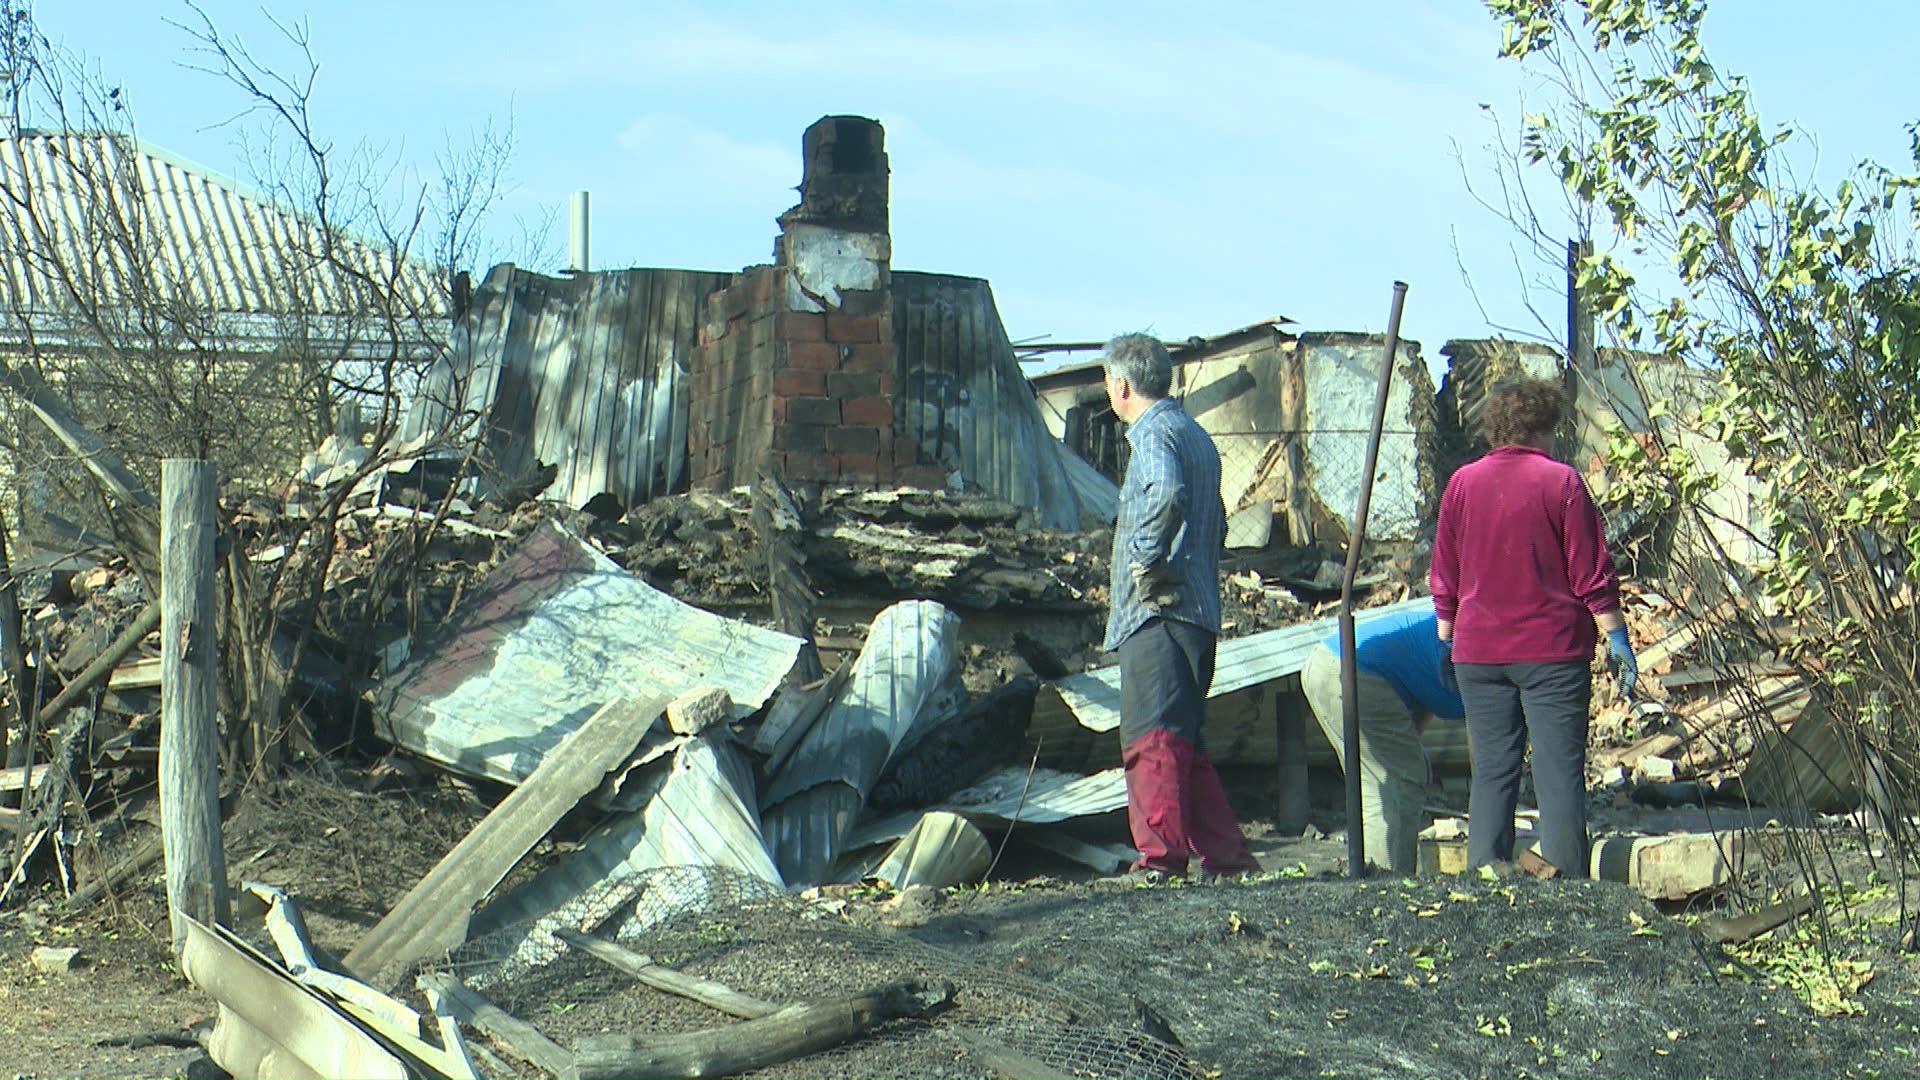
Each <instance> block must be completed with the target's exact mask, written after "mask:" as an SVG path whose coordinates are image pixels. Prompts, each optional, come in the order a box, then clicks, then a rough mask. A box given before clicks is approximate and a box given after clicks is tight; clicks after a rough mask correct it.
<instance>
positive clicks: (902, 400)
mask: <svg viewBox="0 0 1920 1080" xmlns="http://www.w3.org/2000/svg"><path fill="white" fill-rule="evenodd" d="M893 302H894V315H893V319H894V345H895V360H894V370H895V377H894V385H895V386H896V388H897V394H896V398H897V400H896V407H895V410H894V412H895V420H896V422H897V423H899V424H900V425H901V427H902V431H901V436H902V437H904V438H910V439H913V440H914V441H915V442H916V444H917V445H918V446H919V447H920V450H921V453H922V454H923V455H924V456H925V457H927V458H929V459H932V460H934V461H936V462H938V463H939V464H941V465H942V466H944V467H945V468H947V469H949V470H956V471H958V472H959V473H960V474H961V475H962V476H963V477H965V478H966V480H967V482H968V483H970V484H972V485H974V486H976V487H978V488H979V489H980V490H982V491H984V492H986V493H987V494H989V495H992V496H994V497H995V498H998V499H1001V500H1003V501H1005V502H1009V503H1012V504H1013V505H1015V506H1027V507H1032V508H1033V509H1034V510H1035V511H1036V512H1037V516H1038V517H1039V518H1040V520H1041V521H1042V522H1043V523H1044V524H1047V525H1050V526H1054V527H1056V528H1067V529H1077V528H1081V527H1082V526H1083V525H1084V524H1086V523H1087V521H1089V520H1093V521H1105V520H1110V519H1111V518H1112V517H1113V514H1114V510H1115V508H1116V506H1117V504H1118V498H1119V491H1118V489H1117V488H1113V487H1112V485H1110V484H1107V485H1105V486H1104V487H1103V486H1102V484H1103V483H1104V481H1100V480H1096V479H1094V478H1091V477H1089V476H1088V475H1086V473H1085V472H1084V471H1075V470H1073V469H1072V468H1071V467H1070V466H1069V465H1067V464H1066V460H1065V459H1066V458H1067V457H1068V456H1069V455H1070V451H1068V450H1067V449H1066V447H1065V446H1064V445H1063V444H1062V443H1061V442H1060V441H1059V440H1058V439H1055V438H1054V437H1053V436H1052V434H1051V433H1049V432H1048V430H1047V427H1046V423H1045V421H1044V420H1043V418H1042V417H1041V415H1040V405H1039V403H1038V401H1036V400H1035V398H1034V395H1033V388H1032V387H1031V386H1030V385H1028V383H1027V380H1026V377H1025V376H1024V375H1023V374H1022V373H1021V371H1020V366H1019V362H1018V360H1017V359H1016V358H1015V357H1014V353H1013V344H1012V342H1010V341H1009V340H1008V339H1007V333H1006V329H1005V327H1004V326H1002V325H1001V322H1000V314H999V311H998V309H997V308H996V307H995V306H994V303H993V289H992V287H991V286H990V285H988V283H987V282H986V281H984V280H982V279H980V278H970V277H957V276H953V275H946V274H922V273H913V272H908V271H895V272H894V274H893Z"/></svg>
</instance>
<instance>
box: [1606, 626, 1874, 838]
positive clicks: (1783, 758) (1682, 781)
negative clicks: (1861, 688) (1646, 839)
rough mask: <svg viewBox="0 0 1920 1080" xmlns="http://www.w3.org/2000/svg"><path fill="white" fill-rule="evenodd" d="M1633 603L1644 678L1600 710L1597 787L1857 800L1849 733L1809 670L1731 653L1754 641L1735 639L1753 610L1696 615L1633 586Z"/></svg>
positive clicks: (1799, 802) (1735, 801) (1840, 808)
mask: <svg viewBox="0 0 1920 1080" xmlns="http://www.w3.org/2000/svg"><path fill="white" fill-rule="evenodd" d="M1626 599H1627V604H1626V611H1627V616H1628V620H1629V623H1630V625H1631V628H1632V632H1633V636H1634V637H1635V639H1636V640H1637V641H1639V642H1642V644H1641V645H1640V646H1639V659H1640V665H1641V668H1640V670H1641V679H1640V681H1639V684H1638V685H1637V686H1636V687H1635V689H1634V693H1633V694H1632V695H1625V694H1620V693H1617V692H1614V693H1610V694H1608V696H1607V697H1606V699H1604V703H1603V704H1601V706H1600V707H1599V708H1598V709H1597V710H1596V712H1595V715H1594V721H1593V727H1592V735H1591V740H1590V744H1591V749H1590V751H1589V754H1588V763H1589V766H1590V768H1591V770H1592V777H1591V779H1592V780H1593V781H1594V782H1595V783H1596V784H1598V785H1600V786H1603V787H1606V788H1609V789H1612V790H1615V791H1617V792H1619V793H1620V795H1621V797H1622V798H1624V799H1629V800H1631V801H1633V802H1636V803H1639V804H1641V805H1646V806H1655V807H1677V806H1686V805H1693V806H1701V807H1705V806H1709V805H1720V806H1725V807H1734V806H1738V807H1742V808H1746V807H1764V808H1767V812H1768V813H1770V814H1775V813H1786V812H1793V813H1803V812H1804V811H1806V810H1812V811H1824V812H1829V813H1838V812H1845V811H1849V810H1852V809H1853V808H1854V807H1855V806H1856V805H1857V804H1858V803H1859V801H1860V795H1861V787H1860V783H1859V778H1858V776H1857V773H1856V770H1855V768H1854V765H1853V762H1852V756H1851V755H1850V754H1849V752H1848V749H1847V746H1846V744H1845V742H1844V741H1843V739H1842V732H1841V731H1840V730H1839V729H1838V728H1836V727H1835V726H1834V725H1833V724H1832V723H1831V717H1830V716H1829V715H1828V713H1827V711H1826V709H1825V707H1824V706H1823V705H1822V704H1821V703H1820V702H1819V701H1818V700H1817V699H1816V698H1815V697H1814V694H1813V690H1812V687H1811V686H1810V685H1809V683H1808V681H1807V679H1806V678H1805V677H1804V675H1803V673H1802V671H1801V669H1800V668H1798V667H1796V666H1795V664H1794V663H1792V662H1790V661H1789V660H1788V659H1787V658H1785V657H1782V656H1780V655H1778V654H1775V653H1770V652H1754V653H1751V654H1745V653H1742V654H1736V653H1734V652H1733V651H1732V650H1731V649H1730V646H1729V641H1741V642H1744V641H1751V640H1753V639H1754V637H1755V635H1752V634H1747V633H1733V634H1729V633H1727V632H1726V630H1727V627H1728V625H1729V623H1730V622H1731V621H1732V620H1735V619H1737V618H1739V617H1740V616H1741V615H1742V614H1743V613H1744V612H1743V611H1742V610H1741V608H1742V605H1741V602H1740V601H1739V600H1738V599H1729V600H1725V601H1722V602H1720V603H1719V604H1716V605H1708V606H1707V607H1705V608H1704V609H1699V608H1695V609H1693V610H1689V609H1688V607H1685V606H1682V605H1680V604H1676V603H1674V602H1673V601H1671V600H1669V599H1668V598H1666V597H1664V596H1661V595H1659V594H1657V593H1653V592H1649V591H1644V590H1638V589H1632V588H1630V589H1628V590H1627V597H1626ZM1747 614H1750V613H1747Z"/></svg>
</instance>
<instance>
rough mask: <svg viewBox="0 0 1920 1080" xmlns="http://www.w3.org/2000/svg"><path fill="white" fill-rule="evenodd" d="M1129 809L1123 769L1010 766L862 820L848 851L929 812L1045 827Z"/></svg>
mask: <svg viewBox="0 0 1920 1080" xmlns="http://www.w3.org/2000/svg"><path fill="white" fill-rule="evenodd" d="M1126 805H1127V778H1126V774H1125V773H1124V772H1122V771H1121V770H1119V769H1102V770H1101V771H1099V772H1097V773H1093V774H1092V775H1089V776H1082V775H1080V774H1078V773H1069V772H1060V771H1059V770H1057V769H1030V768H1028V767H1027V766H1025V765H1009V766H1007V767H1005V768H1003V769H997V770H995V771H994V772H991V773H988V774H987V775H986V776H983V777H981V778H980V779H978V780H976V781H974V782H973V784H972V785H971V786H969V787H967V788H966V789H965V790H964V791H956V792H954V793H953V795H952V796H951V797H949V798H946V799H943V800H941V801H940V802H938V803H936V804H934V805H932V806H929V807H926V808H924V809H916V810H902V811H900V812H898V813H894V814H887V815H883V816H879V817H872V818H867V819H865V820H863V821H861V822H860V824H859V825H858V826H856V827H855V828H854V830H853V832H852V833H850V834H849V835H848V837H847V847H848V848H857V847H864V846H866V845H868V844H877V843H880V842H882V841H886V840H892V839H895V838H897V837H901V836H905V835H906V834H907V831H908V830H910V829H912V828H913V824H914V822H915V821H917V820H919V818H920V816H921V815H922V814H925V813H927V812H928V811H935V810H940V811H951V812H952V813H956V814H963V815H966V816H968V817H980V818H988V819H991V820H993V821H998V822H1026V823H1028V824H1038V825H1045V824H1053V823H1055V822H1061V821H1067V820H1070V819H1072V818H1078V817H1091V816H1093V815H1095V814H1105V813H1108V812H1110V811H1113V810H1118V809H1121V808H1122V807H1124V806H1126Z"/></svg>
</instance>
